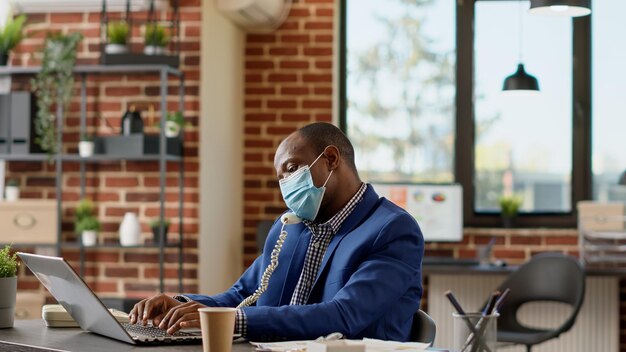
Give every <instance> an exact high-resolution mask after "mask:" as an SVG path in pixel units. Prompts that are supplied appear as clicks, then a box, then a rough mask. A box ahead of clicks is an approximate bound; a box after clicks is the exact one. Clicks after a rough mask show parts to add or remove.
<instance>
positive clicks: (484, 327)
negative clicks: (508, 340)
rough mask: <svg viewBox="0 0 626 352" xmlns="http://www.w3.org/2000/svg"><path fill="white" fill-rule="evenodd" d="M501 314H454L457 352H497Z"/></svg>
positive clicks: (453, 327) (455, 347) (455, 348)
mask: <svg viewBox="0 0 626 352" xmlns="http://www.w3.org/2000/svg"><path fill="white" fill-rule="evenodd" d="M498 316H499V314H497V313H496V314H491V315H482V313H467V314H465V315H461V314H457V313H452V317H453V325H452V329H453V332H454V344H453V350H454V351H455V352H495V351H496V343H497V331H498Z"/></svg>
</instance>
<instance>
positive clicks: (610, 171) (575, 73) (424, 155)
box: [339, 0, 626, 227]
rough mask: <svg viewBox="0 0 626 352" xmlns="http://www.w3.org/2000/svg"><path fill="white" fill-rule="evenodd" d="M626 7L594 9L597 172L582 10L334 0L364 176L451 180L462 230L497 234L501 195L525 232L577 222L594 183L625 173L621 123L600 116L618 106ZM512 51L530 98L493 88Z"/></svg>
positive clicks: (347, 126)
mask: <svg viewBox="0 0 626 352" xmlns="http://www.w3.org/2000/svg"><path fill="white" fill-rule="evenodd" d="M622 2H623V1H621V0H607V1H604V2H603V3H602V4H600V5H598V4H596V3H595V2H594V6H602V7H598V9H595V8H594V10H593V11H594V12H593V13H592V16H596V17H600V18H601V19H600V20H597V19H596V20H594V21H593V22H594V30H596V31H597V32H598V33H594V34H593V38H598V37H601V38H602V40H598V43H595V44H594V46H593V50H594V54H595V55H596V56H595V57H594V69H593V73H594V74H596V75H598V77H594V88H595V89H597V90H599V88H598V86H600V85H602V86H603V90H602V91H601V93H597V92H596V94H595V98H594V99H595V100H594V101H593V109H594V111H593V112H594V113H595V114H599V115H603V116H604V117H599V118H598V120H597V121H596V122H595V123H594V124H593V127H594V139H593V143H594V144H593V147H594V157H595V159H594V167H593V176H592V159H591V151H592V149H591V146H592V138H591V127H592V123H591V112H592V111H591V106H592V104H591V103H592V102H591V81H592V80H591V74H592V69H591V60H590V56H591V47H592V45H591V42H592V41H591V39H592V38H591V36H592V34H591V17H590V16H587V17H580V18H576V19H569V18H554V17H541V16H531V15H529V14H528V11H527V10H528V8H529V2H528V0H523V1H509V0H489V1H487V0H473V1H472V0H470V1H455V0H413V1H402V0H394V1H379V0H378V1H377V0H342V2H341V6H342V8H341V13H342V16H343V18H342V21H341V33H340V34H341V41H340V44H341V52H342V55H341V56H340V69H341V72H340V74H341V78H340V89H339V94H340V100H339V103H340V106H339V111H340V114H341V115H340V124H341V127H342V128H343V129H344V131H346V133H347V134H348V137H350V139H351V140H352V141H353V142H354V144H355V149H356V152H357V155H356V156H357V167H358V168H359V171H360V173H361V174H362V176H363V178H364V179H365V180H368V181H387V182H398V183H401V182H450V181H455V182H459V183H460V184H461V185H462V186H463V215H464V221H465V225H468V226H500V225H501V220H500V216H499V206H498V199H499V197H500V196H501V195H506V194H509V193H511V194H518V195H521V196H522V197H523V200H524V203H523V206H522V213H521V214H520V216H519V217H518V219H517V224H518V225H519V226H542V227H564V226H567V227H573V226H575V225H576V208H575V204H576V203H577V202H578V201H580V200H583V199H591V198H592V183H593V184H594V186H595V188H594V189H593V191H594V194H595V197H596V198H598V199H602V197H605V198H606V197H610V196H609V194H610V193H611V191H610V188H611V187H613V186H608V184H609V183H611V184H612V185H614V184H615V182H616V181H615V180H616V177H617V176H619V174H620V173H621V172H623V171H624V169H626V153H620V151H622V150H625V149H626V138H620V136H619V134H620V133H623V131H626V128H624V124H626V119H625V118H621V120H620V121H622V122H620V123H621V124H617V123H616V122H615V121H616V119H620V116H617V115H612V116H610V115H609V113H608V112H609V111H613V112H615V111H620V110H619V108H617V107H615V105H616V104H617V102H618V99H619V93H620V91H623V89H620V87H618V86H617V84H618V82H617V81H618V80H619V79H620V78H622V80H623V79H626V77H624V73H623V72H621V71H622V70H620V65H619V63H620V62H624V59H626V53H620V54H619V55H615V51H616V47H615V43H617V42H619V40H620V37H619V33H621V32H619V31H617V30H616V29H617V28H622V29H624V28H625V27H626V25H623V24H620V25H619V26H618V25H617V23H613V22H615V21H617V20H618V19H617V17H618V16H617V14H619V13H623V12H624V10H626V3H625V4H622ZM520 9H521V11H520ZM603 9H604V10H603ZM603 11H604V12H603ZM603 13H604V14H603ZM609 13H610V14H611V15H612V16H614V17H616V18H615V19H614V20H613V22H611V21H608V20H604V19H603V17H601V16H608V14H609ZM520 18H521V19H522V20H523V22H522V23H523V26H522V27H520ZM609 27H610V28H611V29H610V30H609V29H608V28H609ZM609 32H610V33H609ZM622 32H623V31H622ZM520 38H521V39H522V41H521V43H523V49H522V50H520V45H519V43H520ZM611 43H612V44H611ZM520 52H521V53H522V54H523V58H522V61H523V63H524V64H525V67H526V70H527V72H529V73H531V74H532V75H534V76H536V77H537V79H538V80H539V85H540V89H541V92H540V94H539V95H538V96H534V97H510V96H505V95H503V94H502V92H501V89H502V84H503V82H504V79H505V77H507V76H509V75H511V74H512V73H513V72H514V71H515V70H516V68H517V64H518V63H519V60H520ZM602 52H606V54H601V53H602ZM598 55H603V57H604V56H610V55H615V57H614V58H613V61H611V62H610V63H609V64H607V62H606V61H604V59H603V60H598V59H597V57H598ZM574 63H575V64H574ZM603 75H604V76H606V77H604V78H603ZM620 75H621V76H620ZM599 91H600V90H599ZM599 94H601V95H602V98H599ZM603 111H604V112H603ZM600 125H602V126H600ZM619 126H622V127H619ZM609 130H610V132H611V133H608V134H607V132H606V131H609ZM605 135H606V136H607V138H604V136H605ZM609 161H610V163H609ZM609 164H610V167H609ZM592 179H593V180H592ZM607 182H608V183H607ZM622 189H624V188H622ZM624 195H625V196H626V194H624Z"/></svg>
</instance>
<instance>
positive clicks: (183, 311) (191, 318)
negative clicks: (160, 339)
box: [155, 301, 206, 334]
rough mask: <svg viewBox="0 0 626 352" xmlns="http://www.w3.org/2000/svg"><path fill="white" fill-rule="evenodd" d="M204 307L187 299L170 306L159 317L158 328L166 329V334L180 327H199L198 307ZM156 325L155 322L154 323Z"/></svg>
mask: <svg viewBox="0 0 626 352" xmlns="http://www.w3.org/2000/svg"><path fill="white" fill-rule="evenodd" d="M204 307H206V306H205V305H203V304H200V303H198V302H195V301H189V302H187V303H183V304H180V305H177V306H176V307H173V308H171V309H170V310H169V311H168V312H167V314H165V316H164V317H163V319H160V323H159V324H158V326H159V328H160V329H167V333H168V334H173V333H175V332H176V331H178V330H180V329H188V328H200V314H199V313H198V308H204ZM155 325H156V323H155Z"/></svg>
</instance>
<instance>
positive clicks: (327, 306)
mask: <svg viewBox="0 0 626 352" xmlns="http://www.w3.org/2000/svg"><path fill="white" fill-rule="evenodd" d="M274 167H275V168H276V174H277V175H278V179H279V185H280V188H281V193H282V195H283V199H284V200H285V202H286V204H287V206H288V208H289V209H290V211H289V212H293V213H295V215H297V216H298V217H299V218H301V219H302V220H303V222H300V223H297V224H287V225H285V226H284V230H285V231H287V233H288V236H287V237H286V239H285V240H284V243H283V244H282V250H281V251H280V255H279V256H278V261H279V265H278V266H277V267H276V268H275V270H274V272H273V274H271V279H270V280H269V283H268V284H267V285H266V286H267V287H266V290H265V292H263V293H262V294H261V295H260V296H258V294H257V295H253V293H254V292H255V290H257V288H258V286H259V285H260V283H261V281H262V280H261V278H262V276H263V272H264V271H265V270H266V267H267V266H268V265H270V263H271V252H272V251H273V248H274V246H275V243H276V241H277V240H278V238H279V235H280V232H281V225H282V224H281V222H280V220H276V222H275V223H274V225H273V226H272V228H271V230H270V232H269V235H268V239H267V241H266V244H265V249H264V251H263V254H262V255H261V256H260V257H259V258H257V259H256V260H255V261H254V263H253V264H252V265H251V266H250V267H249V268H248V269H247V270H246V271H245V272H244V273H243V275H242V276H241V277H240V278H239V280H238V281H237V282H236V283H235V284H234V285H233V286H232V287H231V288H230V289H229V290H228V291H226V292H224V293H221V294H218V295H215V296H210V297H209V296H204V295H184V296H177V299H174V298H171V297H168V296H165V295H158V296H155V297H153V298H150V299H145V300H143V301H141V302H140V303H138V304H137V305H136V306H135V307H134V308H133V310H132V311H131V313H130V318H131V322H132V323H138V322H139V323H143V324H146V323H147V321H148V320H149V319H153V323H154V324H155V325H158V326H159V327H161V328H163V329H167V332H168V333H173V332H175V331H176V330H178V329H180V328H189V327H199V325H200V323H199V316H198V312H197V309H198V308H200V307H204V306H229V307H236V306H237V305H239V304H240V303H241V302H242V301H243V300H244V299H246V297H249V296H251V295H252V296H253V297H251V298H250V299H249V300H247V301H246V304H247V303H248V301H251V302H254V301H255V299H256V298H258V300H257V301H256V303H255V305H253V306H247V307H242V308H240V309H238V310H237V317H236V322H235V332H236V333H241V334H242V335H243V336H244V337H247V338H248V339H250V340H281V339H289V340H296V339H313V338H316V337H319V336H322V335H327V334H329V333H332V332H340V333H342V334H343V335H344V336H346V337H348V338H356V339H358V338H363V337H370V338H379V339H385V340H397V341H406V340H408V338H409V333H410V329H411V324H412V317H413V314H414V313H415V311H416V310H417V309H418V308H419V302H420V298H421V296H422V285H421V262H422V256H423V252H424V240H423V237H422V234H421V232H420V229H419V227H418V225H417V223H416V222H415V220H414V219H413V218H412V217H411V216H410V215H409V214H408V213H406V212H405V211H404V210H402V209H400V208H399V207H397V206H395V205H394V204H392V203H391V202H389V201H388V200H386V199H384V198H379V196H378V195H377V194H376V192H374V190H373V189H372V186H371V185H367V184H365V183H363V182H361V180H360V179H359V175H358V173H357V170H356V166H355V163H354V149H353V147H352V145H351V143H350V141H349V140H348V139H347V137H346V136H345V135H344V134H343V133H342V132H341V130H339V129H338V128H337V127H335V126H333V125H331V124H328V123H314V124H311V125H308V126H305V127H303V128H301V129H300V130H298V131H296V132H294V133H292V134H291V135H289V136H288V137H287V138H286V139H285V140H284V141H282V143H281V144H280V145H279V147H278V149H277V151H276V156H275V158H274ZM259 291H263V289H261V290H259ZM257 296H258V297H257ZM181 301H187V302H186V303H183V302H181Z"/></svg>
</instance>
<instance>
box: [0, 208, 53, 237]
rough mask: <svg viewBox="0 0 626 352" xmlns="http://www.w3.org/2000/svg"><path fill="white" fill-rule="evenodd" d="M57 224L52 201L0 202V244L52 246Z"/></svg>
mask: <svg viewBox="0 0 626 352" xmlns="http://www.w3.org/2000/svg"><path fill="white" fill-rule="evenodd" d="M57 223H58V222H57V211H56V202H55V201H54V200H18V201H15V202H0V243H16V244H30V243H37V244H54V243H56V242H57V235H56V233H57Z"/></svg>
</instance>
